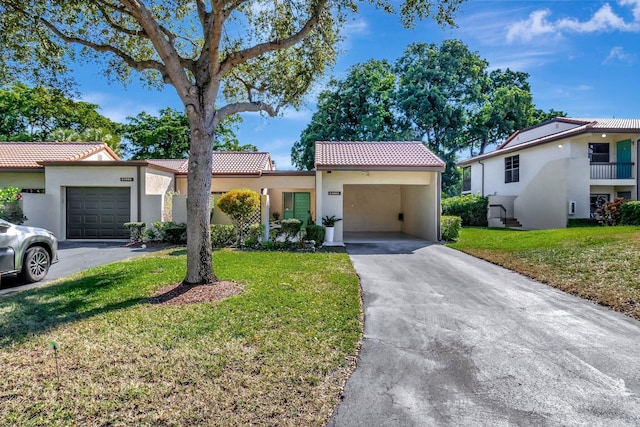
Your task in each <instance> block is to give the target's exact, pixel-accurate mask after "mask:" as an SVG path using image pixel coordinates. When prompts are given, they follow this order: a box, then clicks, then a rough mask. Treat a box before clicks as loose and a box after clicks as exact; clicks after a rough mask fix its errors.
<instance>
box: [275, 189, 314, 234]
mask: <svg viewBox="0 0 640 427" xmlns="http://www.w3.org/2000/svg"><path fill="white" fill-rule="evenodd" d="M282 200H283V203H284V206H283V212H284V219H289V218H296V219H299V220H300V221H302V226H303V227H306V226H307V222H308V220H309V215H311V193H283V194H282Z"/></svg>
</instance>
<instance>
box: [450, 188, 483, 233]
mask: <svg viewBox="0 0 640 427" xmlns="http://www.w3.org/2000/svg"><path fill="white" fill-rule="evenodd" d="M488 206H489V198H488V197H482V196H474V195H473V194H464V195H462V196H455V197H449V198H447V199H442V215H444V216H458V217H460V219H461V220H462V226H477V227H486V226H487V209H488Z"/></svg>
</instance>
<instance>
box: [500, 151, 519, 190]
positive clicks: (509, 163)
mask: <svg viewBox="0 0 640 427" xmlns="http://www.w3.org/2000/svg"><path fill="white" fill-rule="evenodd" d="M504 182H505V184H509V183H511V182H520V155H519V154H516V155H515V156H510V157H505V158H504Z"/></svg>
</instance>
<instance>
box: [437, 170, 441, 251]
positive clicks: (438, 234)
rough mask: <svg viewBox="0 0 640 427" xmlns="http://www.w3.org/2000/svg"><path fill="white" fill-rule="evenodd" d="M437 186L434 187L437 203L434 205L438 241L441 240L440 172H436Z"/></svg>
mask: <svg viewBox="0 0 640 427" xmlns="http://www.w3.org/2000/svg"><path fill="white" fill-rule="evenodd" d="M437 175H438V186H437V187H436V193H437V196H436V200H437V201H438V203H437V204H436V237H437V238H438V241H440V240H442V229H441V226H442V224H441V223H442V220H441V217H442V172H438V173H437Z"/></svg>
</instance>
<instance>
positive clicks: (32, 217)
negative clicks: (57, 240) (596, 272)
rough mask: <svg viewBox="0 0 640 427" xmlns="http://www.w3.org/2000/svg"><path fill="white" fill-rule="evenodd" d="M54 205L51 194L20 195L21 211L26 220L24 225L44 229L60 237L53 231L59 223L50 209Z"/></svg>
mask: <svg viewBox="0 0 640 427" xmlns="http://www.w3.org/2000/svg"><path fill="white" fill-rule="evenodd" d="M54 203H55V202H54V198H53V196H52V195H51V194H29V193H24V194H22V210H23V211H24V214H25V216H26V217H27V218H28V219H27V221H25V223H24V225H28V226H31V227H41V228H46V229H47V230H51V231H53V232H54V234H55V235H56V237H60V236H59V235H58V233H56V231H55V230H54V228H55V227H56V226H57V224H58V222H59V221H58V218H57V216H56V215H55V212H53V211H52V209H51V207H52V206H54Z"/></svg>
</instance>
